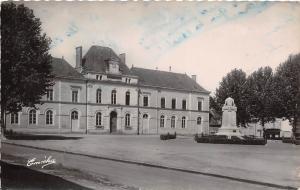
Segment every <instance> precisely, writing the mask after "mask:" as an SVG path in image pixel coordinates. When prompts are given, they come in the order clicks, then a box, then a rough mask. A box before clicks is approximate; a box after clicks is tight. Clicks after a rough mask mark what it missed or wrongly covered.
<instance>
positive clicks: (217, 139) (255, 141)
mask: <svg viewBox="0 0 300 190" xmlns="http://www.w3.org/2000/svg"><path fill="white" fill-rule="evenodd" d="M194 139H195V141H196V142H197V143H211V144H244V145H265V144H266V143H267V141H266V140H265V139H263V138H252V137H246V136H244V138H243V139H240V138H238V137H235V136H232V137H231V139H229V138H227V136H225V135H222V136H221V135H220V136H218V135H209V136H198V135H197V134H196V135H195V138H194Z"/></svg>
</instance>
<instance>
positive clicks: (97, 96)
mask: <svg viewBox="0 0 300 190" xmlns="http://www.w3.org/2000/svg"><path fill="white" fill-rule="evenodd" d="M96 103H101V90H100V89H98V90H97V92H96Z"/></svg>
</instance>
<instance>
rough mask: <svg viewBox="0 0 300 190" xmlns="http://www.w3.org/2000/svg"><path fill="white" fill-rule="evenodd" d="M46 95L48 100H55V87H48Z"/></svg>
mask: <svg viewBox="0 0 300 190" xmlns="http://www.w3.org/2000/svg"><path fill="white" fill-rule="evenodd" d="M46 95H47V100H49V101H52V100H53V89H47V90H46Z"/></svg>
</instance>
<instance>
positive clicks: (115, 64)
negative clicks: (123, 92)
mask: <svg viewBox="0 0 300 190" xmlns="http://www.w3.org/2000/svg"><path fill="white" fill-rule="evenodd" d="M107 68H108V72H109V73H112V74H120V70H119V60H117V59H114V58H112V59H109V60H108V63H107Z"/></svg>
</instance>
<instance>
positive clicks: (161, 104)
mask: <svg viewBox="0 0 300 190" xmlns="http://www.w3.org/2000/svg"><path fill="white" fill-rule="evenodd" d="M160 107H161V108H165V107H166V99H165V98H161V99H160Z"/></svg>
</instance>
